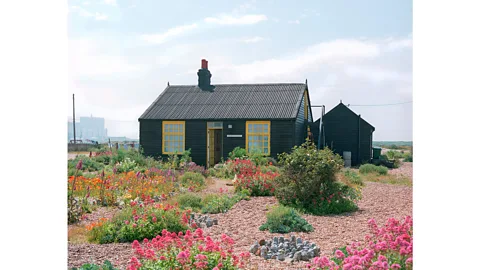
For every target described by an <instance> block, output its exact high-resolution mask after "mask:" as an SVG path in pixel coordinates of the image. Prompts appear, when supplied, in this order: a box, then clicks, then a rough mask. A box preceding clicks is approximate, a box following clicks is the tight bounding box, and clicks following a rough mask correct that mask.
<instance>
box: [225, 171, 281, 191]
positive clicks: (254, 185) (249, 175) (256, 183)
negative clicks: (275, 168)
mask: <svg viewBox="0 0 480 270" xmlns="http://www.w3.org/2000/svg"><path fill="white" fill-rule="evenodd" d="M277 176H279V174H278V173H274V172H266V173H262V172H260V171H256V172H254V173H253V172H244V173H240V174H238V175H237V178H236V179H234V183H233V185H234V186H235V191H241V190H248V191H249V192H250V193H251V195H252V196H273V194H274V192H275V187H274V180H275V178H276V177H277Z"/></svg>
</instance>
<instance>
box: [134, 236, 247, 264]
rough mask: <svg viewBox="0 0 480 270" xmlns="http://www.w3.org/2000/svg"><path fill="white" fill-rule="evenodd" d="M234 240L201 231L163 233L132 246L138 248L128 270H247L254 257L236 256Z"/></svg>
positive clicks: (243, 254)
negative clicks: (215, 239)
mask: <svg viewBox="0 0 480 270" xmlns="http://www.w3.org/2000/svg"><path fill="white" fill-rule="evenodd" d="M233 244H234V241H233V240H232V239H231V238H230V237H228V236H227V235H225V234H222V237H221V241H213V240H212V238H210V237H209V236H207V237H205V236H204V235H203V231H202V230H201V229H197V230H196V231H195V232H194V233H192V232H191V231H190V230H187V231H186V233H185V234H183V233H178V234H176V233H173V232H168V231H167V230H163V231H162V234H161V235H157V236H156V237H155V238H153V239H152V240H151V241H149V240H147V239H144V240H143V245H141V244H140V243H139V242H138V241H134V242H133V244H132V247H133V249H135V255H136V256H135V257H133V258H132V259H131V260H130V262H129V265H128V268H127V269H130V270H137V269H214V270H220V269H225V270H227V269H229V270H230V269H244V268H245V267H246V266H247V263H248V260H249V258H250V254H249V253H248V252H242V253H240V254H239V255H235V254H233Z"/></svg>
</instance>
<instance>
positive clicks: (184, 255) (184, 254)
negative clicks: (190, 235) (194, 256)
mask: <svg viewBox="0 0 480 270" xmlns="http://www.w3.org/2000/svg"><path fill="white" fill-rule="evenodd" d="M186 258H188V255H187V252H185V251H182V252H180V253H178V255H177V259H186Z"/></svg>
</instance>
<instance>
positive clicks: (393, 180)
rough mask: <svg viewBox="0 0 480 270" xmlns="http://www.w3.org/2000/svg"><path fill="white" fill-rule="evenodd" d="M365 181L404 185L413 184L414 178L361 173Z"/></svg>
mask: <svg viewBox="0 0 480 270" xmlns="http://www.w3.org/2000/svg"><path fill="white" fill-rule="evenodd" d="M360 177H362V179H363V181H365V182H376V183H383V184H393V185H402V186H409V187H411V186H412V179H410V178H409V177H406V176H403V175H393V174H387V175H378V174H376V173H368V174H360Z"/></svg>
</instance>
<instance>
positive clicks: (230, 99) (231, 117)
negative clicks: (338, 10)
mask: <svg viewBox="0 0 480 270" xmlns="http://www.w3.org/2000/svg"><path fill="white" fill-rule="evenodd" d="M197 75H198V84H197V85H170V84H169V85H168V86H167V88H166V89H165V90H164V91H163V92H162V93H161V94H160V96H159V97H158V98H157V99H156V100H155V101H154V102H153V103H152V105H150V107H148V108H147V110H146V111H145V112H144V113H143V114H142V116H140V118H139V122H140V145H141V147H142V148H143V151H144V154H145V155H147V156H155V157H166V156H168V155H169V154H173V153H174V152H177V153H181V152H183V151H184V150H187V149H191V157H192V160H193V161H194V162H195V163H197V164H200V165H206V166H213V165H214V164H217V163H218V162H220V160H221V158H222V157H223V158H224V159H226V158H227V157H228V153H229V152H231V151H232V150H233V149H234V148H235V147H237V146H239V147H242V148H245V149H247V151H249V152H251V151H254V150H255V151H260V152H262V153H263V154H264V155H268V156H272V157H276V156H277V154H280V153H283V152H289V151H290V150H291V148H292V147H293V146H294V145H300V144H301V143H303V142H304V141H305V138H306V136H307V131H306V130H307V123H312V122H313V120H312V111H311V107H310V98H309V94H308V86H307V83H306V82H305V83H270V84H217V85H211V83H210V78H211V76H212V75H211V73H210V71H209V70H208V62H207V61H206V60H202V67H201V69H199V71H198V73H197Z"/></svg>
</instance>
